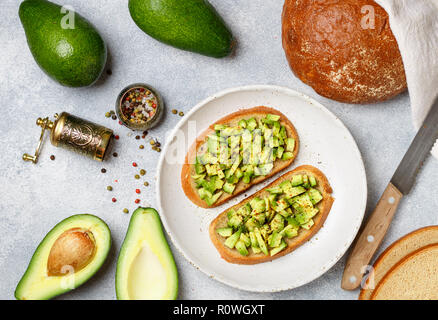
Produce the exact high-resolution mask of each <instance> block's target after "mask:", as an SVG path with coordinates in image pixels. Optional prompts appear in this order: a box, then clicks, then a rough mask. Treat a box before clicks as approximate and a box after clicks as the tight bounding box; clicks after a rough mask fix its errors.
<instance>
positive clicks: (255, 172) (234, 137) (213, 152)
mask: <svg viewBox="0 0 438 320" xmlns="http://www.w3.org/2000/svg"><path fill="white" fill-rule="evenodd" d="M280 119H281V117H280V116H279V115H276V114H267V115H266V116H265V117H264V118H259V117H252V118H249V119H240V120H239V121H238V123H237V124H233V125H229V124H216V125H214V130H215V131H214V133H211V134H210V135H209V136H208V137H207V139H206V143H205V144H204V145H203V147H202V148H201V149H200V150H201V152H202V155H199V156H197V157H196V160H195V164H194V173H195V174H192V176H193V179H194V181H195V186H196V188H197V189H198V193H199V196H200V197H201V199H202V200H204V201H205V202H206V203H207V204H208V205H209V206H212V205H213V204H215V203H216V201H217V200H218V199H219V197H220V195H219V196H218V194H220V193H221V192H225V193H227V194H233V193H235V192H236V187H237V185H238V183H240V182H241V181H242V183H244V184H250V183H251V181H252V180H253V179H255V178H257V177H260V176H267V175H269V174H270V173H271V172H272V170H273V169H274V167H275V161H276V159H280V160H289V159H291V158H293V156H294V150H295V139H294V138H292V137H288V132H287V130H286V127H285V126H284V125H282V124H281V120H280ZM309 182H310V181H309Z"/></svg>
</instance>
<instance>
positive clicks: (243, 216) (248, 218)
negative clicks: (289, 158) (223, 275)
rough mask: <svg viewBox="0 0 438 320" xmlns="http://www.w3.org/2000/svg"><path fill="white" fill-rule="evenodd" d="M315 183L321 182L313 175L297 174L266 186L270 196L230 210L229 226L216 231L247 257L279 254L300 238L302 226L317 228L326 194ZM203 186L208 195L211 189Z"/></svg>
mask: <svg viewBox="0 0 438 320" xmlns="http://www.w3.org/2000/svg"><path fill="white" fill-rule="evenodd" d="M245 169H246V168H245ZM200 178H201V177H200ZM313 179H314V180H313ZM306 182H307V183H306ZM312 184H313V185H314V186H316V185H317V181H316V179H315V178H314V177H313V176H310V175H308V176H307V175H293V176H292V177H291V178H290V179H289V180H285V181H283V182H282V183H281V184H279V185H275V186H273V187H271V188H268V189H266V191H267V192H266V194H267V195H265V196H262V197H260V196H259V197H254V198H252V199H251V200H250V201H248V202H246V203H245V204H244V205H242V206H240V207H238V208H237V209H231V210H229V211H228V212H227V218H228V225H227V226H225V227H222V228H218V229H217V230H216V232H217V233H218V234H219V235H220V236H222V237H224V238H226V240H225V245H226V246H227V247H229V248H231V249H233V248H235V249H236V250H237V251H238V252H239V253H240V254H241V255H243V256H247V255H249V254H251V253H252V254H260V253H263V254H264V255H270V256H273V255H276V254H278V253H279V252H281V251H282V250H284V249H285V248H287V246H288V244H287V243H288V242H287V239H292V238H294V237H297V236H298V235H299V233H300V229H304V230H309V229H311V228H312V227H313V225H314V223H315V222H314V220H313V218H314V217H315V216H316V215H317V214H318V213H319V209H318V204H319V203H320V202H321V201H322V200H323V195H322V194H321V192H320V191H319V190H318V189H315V188H313V187H312ZM225 185H226V184H225ZM201 189H202V190H204V191H203V192H205V193H206V194H207V195H208V191H207V190H205V189H204V188H201ZM249 248H251V250H249Z"/></svg>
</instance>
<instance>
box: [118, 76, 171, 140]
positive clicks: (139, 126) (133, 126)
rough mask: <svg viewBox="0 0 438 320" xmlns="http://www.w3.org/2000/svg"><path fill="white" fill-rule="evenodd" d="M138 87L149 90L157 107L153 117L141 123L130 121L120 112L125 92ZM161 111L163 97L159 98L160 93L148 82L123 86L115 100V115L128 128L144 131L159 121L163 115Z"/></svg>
mask: <svg viewBox="0 0 438 320" xmlns="http://www.w3.org/2000/svg"><path fill="white" fill-rule="evenodd" d="M140 88H143V89H145V90H149V91H150V92H152V94H153V95H154V96H155V97H156V98H157V109H156V111H155V114H154V115H153V117H152V118H151V119H149V120H148V121H147V122H145V123H143V124H138V123H133V122H130V121H129V119H128V118H127V117H126V116H125V115H124V114H123V112H122V102H123V100H124V98H125V96H126V94H127V93H129V92H130V91H131V90H133V89H140ZM163 113H164V103H163V99H162V98H161V95H160V94H159V93H158V92H157V90H155V89H154V88H153V87H151V86H150V85H148V84H144V83H134V84H131V85H129V86H127V87H126V88H124V89H123V90H122V91H121V92H120V93H119V95H118V96H117V100H116V114H117V117H118V118H119V120H120V121H121V122H122V124H123V125H124V126H125V127H128V128H129V129H132V130H138V131H144V130H148V129H151V128H153V127H155V126H156V125H157V124H158V123H159V122H160V119H161V117H162V116H163Z"/></svg>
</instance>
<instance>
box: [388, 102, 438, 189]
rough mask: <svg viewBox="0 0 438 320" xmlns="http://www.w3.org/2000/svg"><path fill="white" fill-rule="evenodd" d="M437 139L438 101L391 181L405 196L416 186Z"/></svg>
mask: <svg viewBox="0 0 438 320" xmlns="http://www.w3.org/2000/svg"><path fill="white" fill-rule="evenodd" d="M437 139H438V99H436V101H435V103H434V104H433V106H432V108H431V109H430V111H429V114H428V115H427V118H426V120H425V121H424V123H423V125H422V127H421V128H420V130H419V131H418V133H417V135H416V136H415V138H414V141H413V142H412V144H411V146H410V147H409V149H408V151H407V152H406V154H405V156H404V157H403V160H402V161H401V162H400V164H399V166H398V168H397V170H396V171H395V173H394V176H393V177H392V179H391V183H392V184H393V185H394V186H395V187H397V189H398V190H400V192H401V193H403V194H404V195H407V194H408V193H409V192H410V191H411V189H412V187H413V186H414V184H415V178H416V176H417V173H418V171H419V170H420V168H421V166H422V164H423V162H424V160H425V159H426V156H427V155H428V154H429V153H430V151H431V150H432V147H433V145H434V144H435V142H436V140H437Z"/></svg>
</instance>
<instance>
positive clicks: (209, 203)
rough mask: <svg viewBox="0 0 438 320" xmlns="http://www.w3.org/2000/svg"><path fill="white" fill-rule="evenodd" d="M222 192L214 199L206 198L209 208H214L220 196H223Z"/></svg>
mask: <svg viewBox="0 0 438 320" xmlns="http://www.w3.org/2000/svg"><path fill="white" fill-rule="evenodd" d="M222 193H223V192H222V191H221V192H218V193H216V194H214V195H213V196H212V197H210V198H205V199H204V200H205V202H206V203H207V205H208V206H212V205H214V204H215V203H216V201H217V200H218V199H219V198H220V196H221V195H222Z"/></svg>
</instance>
